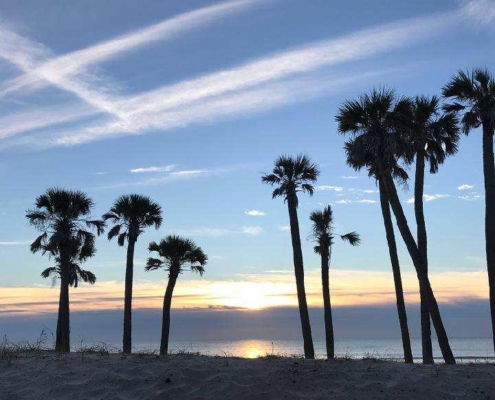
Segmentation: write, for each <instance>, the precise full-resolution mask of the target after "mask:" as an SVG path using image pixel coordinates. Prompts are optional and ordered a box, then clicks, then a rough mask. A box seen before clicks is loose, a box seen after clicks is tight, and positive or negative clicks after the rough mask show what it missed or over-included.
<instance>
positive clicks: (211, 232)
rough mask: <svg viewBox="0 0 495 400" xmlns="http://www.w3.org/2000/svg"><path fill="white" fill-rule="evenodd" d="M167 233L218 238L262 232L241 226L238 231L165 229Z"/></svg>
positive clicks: (225, 229)
mask: <svg viewBox="0 0 495 400" xmlns="http://www.w3.org/2000/svg"><path fill="white" fill-rule="evenodd" d="M168 231H170V232H171V233H178V234H180V235H183V236H193V237H204V238H219V237H224V236H233V235H248V236H258V235H260V234H261V233H262V232H263V228H262V227H260V226H243V227H241V228H239V229H231V228H215V227H206V226H202V227H198V228H179V229H167V232H168Z"/></svg>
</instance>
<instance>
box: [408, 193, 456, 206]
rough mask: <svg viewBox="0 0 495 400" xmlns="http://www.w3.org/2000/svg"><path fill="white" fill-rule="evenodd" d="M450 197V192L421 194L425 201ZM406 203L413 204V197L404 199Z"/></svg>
mask: <svg viewBox="0 0 495 400" xmlns="http://www.w3.org/2000/svg"><path fill="white" fill-rule="evenodd" d="M451 197H453V196H452V195H450V194H424V195H423V199H424V201H426V202H427V203H428V202H430V201H434V200H439V199H448V198H451ZM406 203H407V204H414V197H411V198H410V199H409V200H407V201H406Z"/></svg>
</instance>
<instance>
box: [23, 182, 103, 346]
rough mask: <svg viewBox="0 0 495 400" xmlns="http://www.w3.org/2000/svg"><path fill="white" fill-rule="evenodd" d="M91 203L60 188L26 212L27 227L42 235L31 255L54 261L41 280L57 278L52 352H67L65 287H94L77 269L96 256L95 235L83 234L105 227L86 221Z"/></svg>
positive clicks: (91, 276) (87, 275)
mask: <svg viewBox="0 0 495 400" xmlns="http://www.w3.org/2000/svg"><path fill="white" fill-rule="evenodd" d="M92 208H93V201H92V200H91V199H90V198H89V197H88V196H87V195H86V194H85V193H83V192H80V191H71V190H65V189H60V188H52V189H48V190H47V191H46V192H45V193H44V194H42V195H41V196H39V197H38V198H37V199H36V202H35V209H32V210H28V211H27V212H26V218H27V219H28V222H29V224H30V225H32V226H34V227H35V229H36V230H38V231H39V232H42V234H41V235H40V236H38V238H37V239H36V240H35V241H34V242H33V243H32V244H31V252H33V253H38V252H41V253H42V254H43V255H45V254H48V256H49V257H53V258H54V259H55V266H54V267H50V268H47V269H45V270H44V271H43V272H42V273H41V276H42V277H43V278H48V277H49V276H54V277H59V278H60V298H59V306H58V318H57V333H56V341H55V350H57V351H61V352H70V306H69V286H74V287H77V286H78V284H79V281H80V280H82V281H84V282H89V283H90V284H93V283H95V281H96V277H95V275H94V274H93V273H91V272H89V271H85V270H83V269H81V267H80V265H79V264H80V263H82V262H84V261H86V260H87V259H88V258H90V257H92V256H93V255H94V254H95V253H96V248H95V235H94V234H93V233H92V232H90V231H88V230H86V229H87V228H95V229H96V233H97V234H98V235H100V234H102V233H103V229H104V227H105V223H104V222H103V221H100V220H94V219H91V218H90V216H89V215H90V213H91V209H92Z"/></svg>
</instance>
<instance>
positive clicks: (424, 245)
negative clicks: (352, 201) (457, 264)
mask: <svg viewBox="0 0 495 400" xmlns="http://www.w3.org/2000/svg"><path fill="white" fill-rule="evenodd" d="M424 185H425V153H424V151H423V150H420V151H418V153H417V155H416V177H415V180H414V213H415V216H416V224H417V227H418V232H417V233H418V249H419V253H420V254H421V258H422V259H423V265H424V268H425V272H426V274H428V239H427V236H426V222H425V214H424V207H423V193H424ZM420 298H421V342H422V349H423V363H424V364H433V347H432V343H431V325H430V314H429V312H428V307H427V305H426V300H425V295H424V293H423V291H422V290H420Z"/></svg>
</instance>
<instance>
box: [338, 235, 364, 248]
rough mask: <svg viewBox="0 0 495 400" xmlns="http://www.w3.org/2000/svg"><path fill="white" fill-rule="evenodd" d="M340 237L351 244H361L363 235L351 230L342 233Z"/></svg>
mask: <svg viewBox="0 0 495 400" xmlns="http://www.w3.org/2000/svg"><path fill="white" fill-rule="evenodd" d="M340 238H341V239H342V240H343V241H344V242H348V243H349V244H350V245H351V246H359V244H360V243H361V237H360V236H359V234H357V233H356V232H349V233H346V234H345V235H340Z"/></svg>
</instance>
